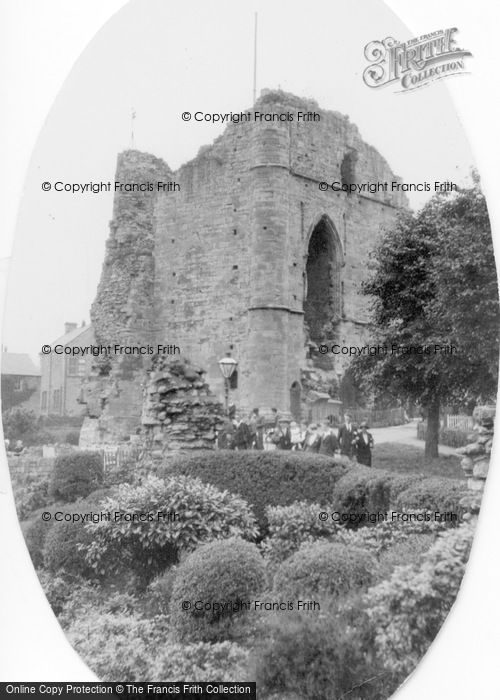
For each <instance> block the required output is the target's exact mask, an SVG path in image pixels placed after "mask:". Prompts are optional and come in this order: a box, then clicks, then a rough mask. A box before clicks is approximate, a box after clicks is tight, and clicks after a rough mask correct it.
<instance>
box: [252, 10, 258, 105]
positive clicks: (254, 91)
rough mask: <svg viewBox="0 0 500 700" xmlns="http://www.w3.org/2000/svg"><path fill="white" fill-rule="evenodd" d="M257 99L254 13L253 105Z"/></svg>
mask: <svg viewBox="0 0 500 700" xmlns="http://www.w3.org/2000/svg"><path fill="white" fill-rule="evenodd" d="M256 98H257V13H255V25H254V36H253V104H255V100H256Z"/></svg>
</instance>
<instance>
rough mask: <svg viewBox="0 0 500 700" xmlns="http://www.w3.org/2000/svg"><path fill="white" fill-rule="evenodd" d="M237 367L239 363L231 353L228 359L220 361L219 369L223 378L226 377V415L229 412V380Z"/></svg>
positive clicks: (227, 356)
mask: <svg viewBox="0 0 500 700" xmlns="http://www.w3.org/2000/svg"><path fill="white" fill-rule="evenodd" d="M237 365H238V363H237V362H236V360H235V359H234V358H233V357H231V355H230V354H229V353H228V354H227V355H226V357H223V358H222V359H221V360H219V368H220V371H221V374H222V376H223V377H224V389H225V393H224V398H225V404H226V413H228V411H229V378H230V377H231V375H232V374H233V372H234V370H235V369H236V367H237Z"/></svg>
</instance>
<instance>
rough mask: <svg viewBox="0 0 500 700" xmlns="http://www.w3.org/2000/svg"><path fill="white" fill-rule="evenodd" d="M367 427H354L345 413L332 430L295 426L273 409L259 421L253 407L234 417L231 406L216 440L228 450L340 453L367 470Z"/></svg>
mask: <svg viewBox="0 0 500 700" xmlns="http://www.w3.org/2000/svg"><path fill="white" fill-rule="evenodd" d="M368 427H369V426H368V424H367V423H366V422H362V423H361V424H360V425H359V426H357V425H356V424H354V423H353V422H352V420H351V416H350V414H349V413H346V414H345V415H344V422H343V423H342V425H341V426H340V428H339V429H338V430H336V429H335V428H334V427H333V425H332V423H331V421H330V420H324V421H323V422H321V423H310V424H309V425H306V424H305V423H298V422H296V421H294V420H291V419H289V418H287V417H286V416H280V415H279V413H278V410H277V409H276V408H273V409H271V416H270V417H268V418H263V417H262V416H261V415H260V413H259V409H258V408H254V409H253V411H252V412H251V414H250V416H249V417H248V418H246V419H245V418H244V417H242V416H238V415H237V413H236V410H235V408H234V406H232V407H230V410H229V415H228V417H227V419H226V422H225V424H224V425H223V427H222V428H221V430H220V431H219V433H218V437H217V446H218V447H219V448H220V449H229V450H277V449H279V450H301V451H304V452H317V453H319V454H323V455H334V454H339V453H340V454H342V455H346V456H347V457H350V458H351V459H353V458H356V460H357V461H358V462H359V463H360V464H364V465H366V466H368V467H370V466H371V463H372V448H373V436H372V435H371V433H369V432H368Z"/></svg>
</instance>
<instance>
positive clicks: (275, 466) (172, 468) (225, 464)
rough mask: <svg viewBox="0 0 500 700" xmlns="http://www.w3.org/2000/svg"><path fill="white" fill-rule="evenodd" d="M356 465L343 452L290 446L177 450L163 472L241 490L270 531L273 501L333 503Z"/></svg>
mask: <svg viewBox="0 0 500 700" xmlns="http://www.w3.org/2000/svg"><path fill="white" fill-rule="evenodd" d="M350 465H352V462H350V460H348V459H347V458H345V457H342V456H334V457H326V456H323V455H317V454H308V453H295V452H291V451H285V450H283V451H282V450H273V451H269V452H265V451H262V452H261V451H243V450H241V451H238V452H235V451H233V450H213V451H212V450H207V451H197V452H196V454H192V455H175V456H173V457H172V458H171V459H170V460H169V461H168V463H167V464H166V465H164V466H163V467H162V468H161V473H160V476H165V475H167V474H169V473H172V474H186V475H188V476H194V477H198V478H200V479H201V480H202V481H205V482H208V483H210V484H213V485H214V486H217V487H218V488H220V489H227V490H228V491H230V492H231V493H235V494H239V495H240V496H241V497H242V498H244V499H245V500H246V501H247V503H249V504H250V505H251V506H252V508H253V511H254V513H255V516H256V518H257V521H258V524H259V528H260V531H261V535H264V534H265V533H266V532H267V527H268V522H267V518H266V514H265V509H266V507H267V506H288V505H291V504H292V503H294V502H295V501H298V500H301V501H309V502H311V503H319V504H320V505H323V504H327V503H331V502H332V493H333V491H334V489H335V486H336V484H337V482H338V480H339V479H340V478H341V477H342V476H343V475H344V474H345V473H346V471H347V469H348V468H349V466H350Z"/></svg>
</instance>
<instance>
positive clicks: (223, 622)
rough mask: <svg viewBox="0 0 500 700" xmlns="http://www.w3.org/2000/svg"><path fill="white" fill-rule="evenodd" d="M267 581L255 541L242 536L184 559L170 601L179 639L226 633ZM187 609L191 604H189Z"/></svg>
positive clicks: (213, 544) (206, 638)
mask: <svg viewBox="0 0 500 700" xmlns="http://www.w3.org/2000/svg"><path fill="white" fill-rule="evenodd" d="M264 585H265V565H264V561H263V559H262V557H261V555H260V554H259V550H258V549H257V547H256V545H254V544H252V543H250V542H245V541H244V540H242V539H239V538H231V539H228V540H222V541H216V542H210V543H208V544H205V545H203V546H202V547H199V548H198V549H197V550H196V551H195V552H193V553H192V554H190V555H189V556H188V557H187V558H186V559H185V560H184V562H182V563H181V564H180V566H179V567H178V570H177V575H176V577H175V581H174V585H173V589H172V596H171V601H170V613H171V623H172V627H173V629H174V630H175V632H176V633H177V635H178V637H179V639H180V640H189V639H193V640H202V641H211V640H215V639H220V638H223V637H224V636H225V635H226V634H227V633H228V629H229V625H228V624H227V623H229V622H230V621H231V619H232V618H233V617H234V616H235V615H237V614H240V613H241V612H242V611H243V610H244V607H243V606H242V603H243V602H246V601H248V600H251V599H252V598H255V596H256V595H258V594H259V593H260V592H261V591H262V590H263V588H264ZM186 608H188V609H186Z"/></svg>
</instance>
